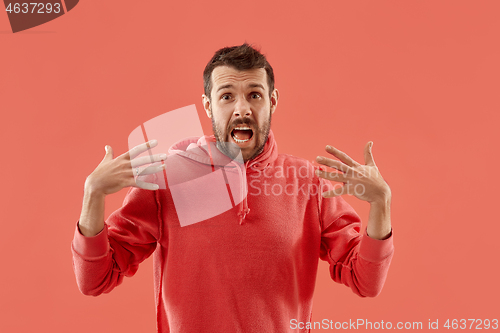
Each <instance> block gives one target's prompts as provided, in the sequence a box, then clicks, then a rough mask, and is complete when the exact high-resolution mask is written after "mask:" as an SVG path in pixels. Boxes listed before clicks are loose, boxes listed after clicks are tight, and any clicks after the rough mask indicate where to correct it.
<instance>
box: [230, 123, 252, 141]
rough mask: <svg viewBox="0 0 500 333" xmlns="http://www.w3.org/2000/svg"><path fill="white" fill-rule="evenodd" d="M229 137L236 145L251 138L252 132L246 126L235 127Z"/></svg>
mask: <svg viewBox="0 0 500 333" xmlns="http://www.w3.org/2000/svg"><path fill="white" fill-rule="evenodd" d="M231 136H232V137H233V140H234V141H235V142H236V143H244V142H247V141H249V140H250V139H251V138H252V137H253V131H252V129H251V128H250V127H248V126H244V125H243V126H237V127H235V128H234V129H233V130H232V131H231Z"/></svg>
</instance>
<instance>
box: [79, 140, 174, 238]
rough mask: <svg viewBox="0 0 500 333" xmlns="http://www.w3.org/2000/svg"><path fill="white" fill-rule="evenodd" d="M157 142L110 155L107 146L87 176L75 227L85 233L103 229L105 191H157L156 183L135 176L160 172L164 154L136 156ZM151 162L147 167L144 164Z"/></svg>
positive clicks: (89, 233)
mask: <svg viewBox="0 0 500 333" xmlns="http://www.w3.org/2000/svg"><path fill="white" fill-rule="evenodd" d="M156 145H158V141H156V140H151V141H148V142H146V143H143V144H140V145H138V146H135V147H134V148H132V149H130V150H129V151H128V152H126V153H124V154H122V155H120V156H118V157H117V158H113V149H112V148H111V147H110V146H106V147H105V149H106V155H105V156H104V158H103V160H102V161H101V163H99V165H98V166H97V168H96V169H95V170H94V171H93V172H92V173H91V174H90V175H89V176H88V177H87V179H86V181H85V191H84V196H83V206H82V212H81V215H80V220H79V222H78V226H79V228H80V232H81V233H82V234H83V235H84V236H94V235H96V234H98V233H99V232H100V231H101V230H102V229H103V228H104V198H105V197H106V195H108V194H112V193H115V192H118V191H119V190H121V189H123V188H125V187H128V186H134V187H139V188H142V189H146V190H157V189H158V185H157V184H152V183H146V182H143V181H141V180H139V179H138V178H137V176H142V175H148V174H153V173H157V172H160V171H162V170H163V169H164V167H165V165H164V164H162V163H158V162H161V161H163V160H165V159H166V158H167V155H166V154H157V155H150V156H144V157H139V158H136V157H137V156H139V155H140V154H142V153H143V152H145V151H147V150H149V149H151V148H154V147H155V146H156ZM149 163H153V164H151V165H149V166H147V167H141V166H143V165H145V164H149Z"/></svg>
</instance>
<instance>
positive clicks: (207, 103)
mask: <svg viewBox="0 0 500 333" xmlns="http://www.w3.org/2000/svg"><path fill="white" fill-rule="evenodd" d="M201 102H202V103H203V108H204V109H205V112H206V113H207V117H208V118H212V109H211V107H210V98H208V97H207V96H206V95H205V94H203V95H201Z"/></svg>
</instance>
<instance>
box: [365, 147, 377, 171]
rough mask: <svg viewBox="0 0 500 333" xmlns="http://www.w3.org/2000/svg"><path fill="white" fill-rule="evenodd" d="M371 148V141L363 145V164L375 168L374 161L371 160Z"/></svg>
mask: <svg viewBox="0 0 500 333" xmlns="http://www.w3.org/2000/svg"><path fill="white" fill-rule="evenodd" d="M372 146H373V142H372V141H369V142H368V143H367V144H366V145H365V164H366V165H371V166H375V160H374V159H373V154H372Z"/></svg>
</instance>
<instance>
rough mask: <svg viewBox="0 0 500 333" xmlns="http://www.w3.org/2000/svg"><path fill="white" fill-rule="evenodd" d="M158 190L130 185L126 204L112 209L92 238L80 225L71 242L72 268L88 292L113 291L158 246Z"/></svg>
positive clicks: (84, 291)
mask: <svg viewBox="0 0 500 333" xmlns="http://www.w3.org/2000/svg"><path fill="white" fill-rule="evenodd" d="M157 192H158V191H148V190H142V189H138V188H131V189H130V190H129V192H128V193H127V195H126V197H125V200H124V203H123V206H122V207H121V208H120V209H118V210H117V211H115V212H113V213H112V214H111V215H110V216H109V218H108V219H107V220H106V222H105V224H104V229H103V230H102V231H101V232H100V233H99V234H97V235H95V236H93V237H86V236H84V235H83V234H81V232H80V229H79V228H78V224H77V226H76V230H75V233H74V237H73V242H72V244H71V250H72V254H73V270H74V272H75V276H76V281H77V284H78V288H79V289H80V291H81V292H82V293H83V294H85V295H92V296H97V295H100V294H102V293H108V292H110V291H111V290H112V289H113V288H114V287H116V286H118V285H119V284H121V283H122V280H123V277H124V276H132V275H134V274H135V272H136V271H137V269H138V266H139V264H140V263H141V262H142V261H144V260H145V259H146V258H148V257H149V256H150V255H151V253H153V252H154V250H155V249H156V242H157V240H158V239H159V237H160V232H159V230H160V227H159V201H158V197H157V195H158V194H157Z"/></svg>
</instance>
